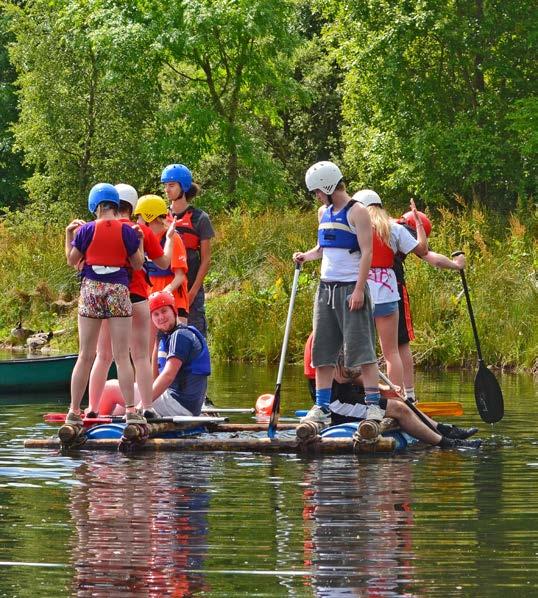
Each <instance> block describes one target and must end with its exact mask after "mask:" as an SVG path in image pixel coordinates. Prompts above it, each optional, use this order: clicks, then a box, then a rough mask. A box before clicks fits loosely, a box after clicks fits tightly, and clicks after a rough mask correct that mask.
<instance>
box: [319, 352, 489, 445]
mask: <svg viewBox="0 0 538 598" xmlns="http://www.w3.org/2000/svg"><path fill="white" fill-rule="evenodd" d="M364 395H365V393H364V386H363V384H362V379H361V376H360V370H351V369H348V368H346V367H344V364H343V356H342V355H341V356H340V357H339V358H338V364H337V366H336V368H335V376H334V381H333V386H332V398H331V403H330V405H329V408H330V410H331V424H332V425H333V426H336V425H339V424H344V423H349V422H356V421H362V420H363V419H366V411H367V406H366V404H365V401H364ZM380 407H381V408H382V409H384V410H385V416H386V417H391V418H393V419H395V420H396V421H397V422H398V424H399V426H400V428H401V430H402V431H403V432H406V433H407V434H410V435H411V436H414V437H415V438H417V439H418V440H420V441H421V442H425V443H427V444H431V445H433V446H438V447H439V448H465V447H467V448H478V447H479V446H480V445H481V444H482V441H481V440H480V439H474V440H468V438H470V437H471V436H473V435H474V434H476V433H477V432H478V428H459V427H458V426H454V425H452V424H443V423H439V422H436V421H435V420H434V419H432V418H431V417H428V416H427V415H425V414H423V415H424V417H425V418H426V419H427V420H428V421H429V422H430V424H431V425H432V427H433V428H434V429H435V430H436V431H435V432H434V431H433V430H432V429H430V428H429V427H428V426H427V425H426V424H425V423H423V422H422V421H421V420H420V418H419V417H418V416H417V415H416V414H415V413H414V412H413V411H412V410H411V409H410V408H409V407H408V406H407V405H406V404H405V403H404V402H403V401H402V400H400V399H393V398H387V397H383V398H381V400H380Z"/></svg>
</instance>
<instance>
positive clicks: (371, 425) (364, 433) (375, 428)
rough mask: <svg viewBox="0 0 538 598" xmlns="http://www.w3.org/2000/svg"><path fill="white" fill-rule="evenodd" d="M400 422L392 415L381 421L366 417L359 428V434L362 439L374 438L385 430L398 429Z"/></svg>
mask: <svg viewBox="0 0 538 598" xmlns="http://www.w3.org/2000/svg"><path fill="white" fill-rule="evenodd" d="M398 428H399V425H398V422H397V421H396V420H395V419H392V418H391V417H385V418H383V419H382V420H381V421H376V420H375V419H365V420H363V421H361V423H360V424H359V427H358V429H357V432H358V435H359V437H360V438H361V439H362V440H374V439H376V438H377V437H378V436H380V435H381V434H382V433H383V432H388V431H389V430H397V429H398Z"/></svg>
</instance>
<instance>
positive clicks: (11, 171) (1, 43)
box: [0, 12, 28, 207]
mask: <svg viewBox="0 0 538 598" xmlns="http://www.w3.org/2000/svg"><path fill="white" fill-rule="evenodd" d="M10 37H11V36H10V35H9V32H8V30H7V18H6V16H5V14H4V13H3V12H0V207H3V206H8V207H16V206H17V205H19V204H21V203H22V201H23V198H24V190H23V188H22V185H23V181H24V179H25V178H26V176H27V175H28V173H27V171H26V169H25V168H24V167H23V165H22V156H21V155H20V154H19V153H16V152H14V151H13V142H14V140H13V134H12V132H11V126H12V124H13V123H14V122H15V121H16V120H17V116H18V112H17V97H16V95H15V86H14V81H15V78H16V73H15V69H14V68H13V66H12V65H11V64H10V62H9V56H8V52H7V44H8V42H9V41H11V39H10Z"/></svg>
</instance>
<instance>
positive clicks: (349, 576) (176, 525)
mask: <svg viewBox="0 0 538 598" xmlns="http://www.w3.org/2000/svg"><path fill="white" fill-rule="evenodd" d="M275 377H276V371H275V370H272V369H270V370H269V369H266V368H256V367H247V366H245V367H238V366H234V367H223V366H220V367H217V368H216V371H215V373H214V375H213V376H212V380H211V385H210V396H211V397H212V398H213V400H214V401H215V402H216V403H218V404H219V405H221V406H223V407H225V406H228V407H231V406H252V405H253V404H254V401H255V399H256V397H257V396H258V395H259V394H262V393H264V392H271V391H272V389H273V386H274V380H275ZM419 378H420V381H421V385H420V386H419V391H420V397H421V398H422V399H423V400H456V399H461V400H462V401H463V403H464V405H465V411H466V415H465V416H464V418H461V420H460V421H464V422H465V423H466V424H469V425H471V424H475V425H477V426H478V427H479V428H480V436H482V437H483V438H485V439H486V443H485V448H484V449H482V450H481V451H460V452H458V451H456V452H455V451H440V450H435V449H434V450H429V451H422V452H414V453H404V454H400V455H396V456H392V457H390V456H379V457H365V458H362V459H361V460H357V459H356V458H354V457H352V456H342V457H328V458H324V459H306V458H299V457H295V456H289V455H282V456H264V455H255V454H224V453H219V454H171V453H162V454H145V455H135V456H132V457H127V456H124V455H121V454H112V453H95V454H89V453H81V454H80V455H75V456H60V455H58V454H56V453H54V451H38V450H28V449H26V450H25V449H23V448H22V440H23V439H24V438H28V437H42V436H44V435H49V434H52V433H53V432H54V431H55V429H54V428H51V427H49V426H46V425H45V424H43V423H41V422H42V418H41V414H42V413H44V412H47V411H59V410H63V409H64V408H65V405H66V397H63V396H60V395H58V396H55V395H52V396H48V397H8V398H4V399H2V400H1V403H2V414H3V417H2V421H1V422H0V596H7V597H10V598H11V597H13V596H32V597H35V596H53V597H56V596H159V597H160V596H192V595H208V596H370V595H372V596H379V597H381V596H383V597H385V596H387V597H392V596H488V597H489V596H506V595H508V596H511V595H518V596H520V595H525V596H527V595H529V596H530V595H538V493H537V492H536V483H535V481H536V476H537V473H538V437H537V434H536V425H535V423H534V422H535V421H536V418H537V415H538V407H537V406H536V403H535V401H534V399H535V390H534V386H533V381H532V379H531V378H530V377H525V376H519V377H518V376H503V377H502V378H501V385H502V387H503V391H504V395H505V402H506V416H505V419H504V420H503V421H502V422H501V423H500V424H498V425H496V426H495V427H494V428H492V427H491V426H489V425H487V424H484V423H482V422H481V421H480V420H479V418H478V416H477V415H476V409H475V407H474V400H473V390H472V382H473V378H474V376H473V374H472V373H469V374H460V373H448V374H420V375H419ZM308 401H309V399H308V396H307V392H306V387H305V384H304V380H303V378H302V373H301V370H300V368H289V369H288V370H287V371H286V374H285V384H284V389H283V394H282V402H283V410H284V411H285V412H287V413H288V414H292V413H293V411H294V410H295V409H297V408H301V407H304V406H308Z"/></svg>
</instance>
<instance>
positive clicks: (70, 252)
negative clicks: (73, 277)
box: [64, 219, 85, 266]
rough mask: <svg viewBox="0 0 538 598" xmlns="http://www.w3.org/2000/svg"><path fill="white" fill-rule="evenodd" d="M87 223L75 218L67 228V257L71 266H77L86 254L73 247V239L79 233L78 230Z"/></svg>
mask: <svg viewBox="0 0 538 598" xmlns="http://www.w3.org/2000/svg"><path fill="white" fill-rule="evenodd" d="M83 224H85V222H84V220H78V219H77V220H73V221H71V222H70V223H69V224H68V225H67V226H66V228H65V246H64V248H65V258H66V260H67V264H68V265H69V266H76V265H77V264H78V263H79V262H80V260H81V259H82V258H83V257H84V255H83V254H82V253H81V252H80V251H79V250H78V249H77V248H76V247H73V239H74V238H75V236H76V234H77V230H78V229H79V228H80V227H81V226H82V225H83Z"/></svg>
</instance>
